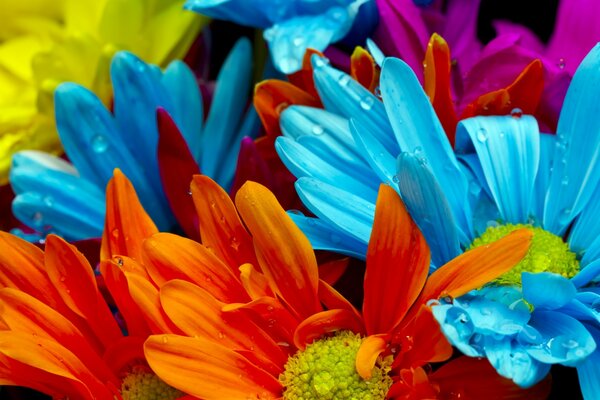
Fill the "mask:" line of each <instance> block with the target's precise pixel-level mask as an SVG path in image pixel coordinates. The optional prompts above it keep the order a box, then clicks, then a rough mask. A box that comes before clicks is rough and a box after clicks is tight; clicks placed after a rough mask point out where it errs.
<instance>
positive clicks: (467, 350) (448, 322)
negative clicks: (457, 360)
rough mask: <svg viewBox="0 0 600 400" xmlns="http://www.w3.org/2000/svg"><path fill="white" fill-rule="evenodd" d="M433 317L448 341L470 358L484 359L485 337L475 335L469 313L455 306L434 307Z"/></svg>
mask: <svg viewBox="0 0 600 400" xmlns="http://www.w3.org/2000/svg"><path fill="white" fill-rule="evenodd" d="M431 311H432V312H433V316H434V317H435V319H436V320H437V322H438V323H439V324H440V327H441V328H442V331H443V332H444V335H445V336H446V338H447V339H448V341H449V342H450V343H451V344H452V345H453V346H455V347H457V348H458V349H459V350H460V351H461V352H462V353H464V354H465V355H467V356H469V357H482V356H483V355H484V353H483V351H484V350H483V336H482V335H480V334H477V333H475V326H474V325H473V321H471V317H470V316H469V313H467V312H466V311H465V310H464V309H463V308H461V307H457V306H453V305H447V304H442V305H434V306H433V307H431Z"/></svg>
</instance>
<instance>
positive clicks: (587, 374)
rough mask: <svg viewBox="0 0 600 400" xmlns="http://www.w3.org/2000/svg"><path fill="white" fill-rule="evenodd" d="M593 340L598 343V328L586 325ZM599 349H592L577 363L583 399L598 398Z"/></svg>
mask: <svg viewBox="0 0 600 400" xmlns="http://www.w3.org/2000/svg"><path fill="white" fill-rule="evenodd" d="M587 328H588V330H589V331H590V332H591V333H592V336H593V337H594V340H595V341H596V343H597V344H599V345H600V330H599V329H598V328H597V327H591V326H589V325H587ZM598 366H600V350H596V351H594V352H593V353H592V354H591V355H590V356H589V357H588V358H586V359H585V360H583V361H582V362H581V363H579V364H577V375H578V377H579V386H580V387H581V393H582V394H583V397H584V398H585V399H598V398H600V368H598Z"/></svg>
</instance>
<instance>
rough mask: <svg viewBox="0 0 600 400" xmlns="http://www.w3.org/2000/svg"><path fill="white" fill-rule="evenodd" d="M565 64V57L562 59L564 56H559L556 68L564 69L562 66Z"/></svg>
mask: <svg viewBox="0 0 600 400" xmlns="http://www.w3.org/2000/svg"><path fill="white" fill-rule="evenodd" d="M565 65H566V62H565V59H564V58H562V57H561V58H559V59H558V64H557V66H558V68H560V69H564V68H565Z"/></svg>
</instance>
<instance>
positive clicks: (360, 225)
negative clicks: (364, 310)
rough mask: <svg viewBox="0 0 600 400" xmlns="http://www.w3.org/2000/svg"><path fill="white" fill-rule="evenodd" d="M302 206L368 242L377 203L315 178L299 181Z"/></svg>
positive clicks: (297, 186)
mask: <svg viewBox="0 0 600 400" xmlns="http://www.w3.org/2000/svg"><path fill="white" fill-rule="evenodd" d="M296 191H297V192H298V196H300V200H302V203H304V205H305V206H306V207H308V209H309V210H310V211H312V212H313V213H314V214H315V215H316V216H318V217H319V218H321V219H322V220H325V221H326V222H328V223H329V224H331V225H333V226H336V227H338V228H339V229H341V230H342V231H344V232H346V233H347V234H349V235H351V236H353V237H355V238H356V239H358V240H359V241H361V242H363V243H368V242H369V237H370V236H371V228H372V226H373V220H374V218H375V204H374V203H372V202H369V201H366V200H364V199H363V198H361V197H358V196H355V195H354V194H352V193H349V192H346V191H343V190H340V189H338V188H337V187H335V186H331V185H328V184H326V183H323V182H320V181H319V180H317V179H313V178H300V179H298V181H296Z"/></svg>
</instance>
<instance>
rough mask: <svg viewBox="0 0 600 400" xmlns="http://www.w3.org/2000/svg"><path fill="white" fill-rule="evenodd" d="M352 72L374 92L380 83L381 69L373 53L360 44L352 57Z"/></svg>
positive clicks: (362, 83) (353, 75)
mask: <svg viewBox="0 0 600 400" xmlns="http://www.w3.org/2000/svg"><path fill="white" fill-rule="evenodd" d="M350 74H351V75H352V77H353V78H354V80H356V81H357V82H358V83H360V84H361V85H363V86H364V87H366V88H367V89H369V91H371V92H373V91H374V90H375V88H376V87H377V86H378V85H379V69H377V65H376V64H375V60H373V57H372V56H371V54H370V53H369V52H368V51H366V50H365V49H363V48H362V47H360V46H356V47H355V48H354V52H353V53H352V57H350Z"/></svg>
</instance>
